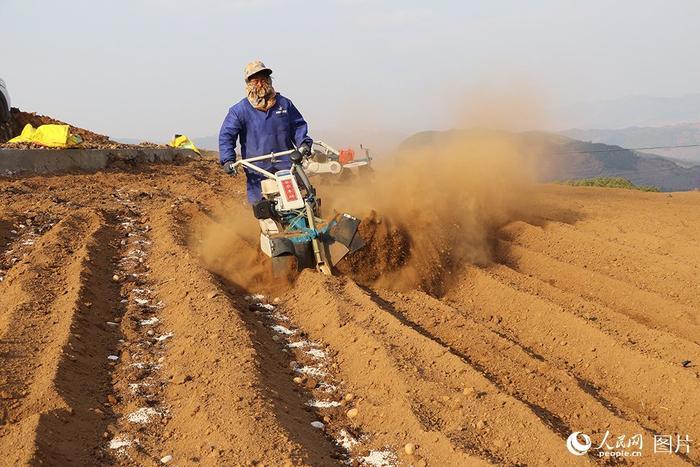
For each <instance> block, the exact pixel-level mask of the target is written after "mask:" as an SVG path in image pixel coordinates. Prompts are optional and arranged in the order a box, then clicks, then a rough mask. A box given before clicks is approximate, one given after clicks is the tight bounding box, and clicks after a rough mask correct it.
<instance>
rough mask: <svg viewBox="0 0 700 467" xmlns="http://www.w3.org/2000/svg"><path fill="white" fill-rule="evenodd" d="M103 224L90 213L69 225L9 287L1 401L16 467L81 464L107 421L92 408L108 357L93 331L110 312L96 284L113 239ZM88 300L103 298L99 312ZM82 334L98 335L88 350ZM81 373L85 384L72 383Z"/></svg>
mask: <svg viewBox="0 0 700 467" xmlns="http://www.w3.org/2000/svg"><path fill="white" fill-rule="evenodd" d="M104 223H105V221H104V218H103V217H102V216H101V215H99V214H95V213H94V212H90V211H85V210H84V211H80V212H78V213H75V214H73V215H71V216H69V217H68V218H66V219H64V220H63V221H61V222H60V223H59V224H58V225H56V227H55V228H54V229H52V230H51V232H49V233H48V234H47V235H45V236H44V237H42V238H41V239H40V241H39V242H38V243H37V248H35V249H34V250H33V252H32V253H31V254H30V255H29V256H28V258H27V259H26V261H25V262H23V263H22V264H20V265H18V266H17V267H16V268H14V269H13V270H12V271H11V272H10V274H9V275H8V277H7V280H6V281H5V283H4V284H3V287H4V290H3V294H2V295H1V296H0V310H2V311H3V314H2V316H0V319H1V322H0V336H1V337H0V345H1V346H2V350H1V351H0V354H2V355H4V356H5V358H6V360H7V363H6V364H4V365H2V367H0V383H1V384H2V386H3V388H4V393H5V395H8V397H4V398H3V400H2V407H3V411H4V412H5V417H6V424H5V426H3V427H0V430H1V433H0V451H2V452H8V453H9V452H11V453H13V454H12V455H13V456H17V457H15V458H14V461H15V462H17V463H18V464H21V463H25V462H28V461H29V460H30V459H31V458H34V457H35V456H36V460H41V459H52V458H53V459H56V460H60V461H63V462H69V463H70V462H78V463H80V460H82V461H85V462H87V461H88V459H90V458H91V457H92V456H93V455H94V452H93V451H92V450H93V449H94V448H95V447H96V438H97V439H99V437H100V433H101V432H100V425H101V424H102V421H101V416H100V414H99V413H92V412H90V411H88V408H89V407H90V408H92V407H94V405H97V404H99V402H98V399H99V398H100V391H97V390H96V388H98V387H100V388H101V387H102V384H103V383H104V381H105V379H106V378H105V373H104V371H103V368H104V366H105V365H106V355H105V354H101V355H99V354H97V353H95V348H100V347H101V343H107V342H109V334H108V332H107V331H106V330H105V331H104V334H101V333H100V332H99V331H95V330H94V329H92V327H93V326H95V324H96V323H95V322H94V321H91V320H92V319H95V318H94V316H95V313H97V316H99V313H104V312H105V310H104V307H105V306H106V305H105V304H104V303H103V302H102V300H104V299H103V298H98V297H97V295H96V294H95V291H96V290H98V288H97V287H95V284H96V283H95V282H92V278H93V277H94V276H95V275H96V274H98V275H99V274H100V271H99V270H94V269H93V268H94V266H95V265H96V264H95V263H97V265H99V264H100V263H104V262H105V261H108V259H104V258H103V257H102V256H98V255H99V253H98V252H99V251H101V249H102V248H105V245H102V244H101V241H105V240H106V239H108V238H109V235H110V234H109V231H108V230H107V229H105V228H103V227H102V225H103V224H104ZM77 233H79V234H77ZM76 234H77V235H76ZM107 251H109V249H108V247H107ZM99 281H100V280H99V278H98V279H97V283H99ZM88 283H89V284H88ZM104 297H109V295H105V296H104ZM89 300H98V302H97V304H98V305H97V306H98V308H97V309H96V310H92V309H91V308H92V305H93V302H90V301H89ZM97 319H99V318H97ZM86 321H87V322H86ZM81 332H88V333H91V332H95V333H96V334H91V335H88V336H87V337H88V339H90V338H97V339H96V340H95V342H92V341H91V340H88V341H87V342H86V344H83V343H82V342H81V341H80V339H82V336H81V334H80V333H81ZM76 336H78V337H76ZM84 345H87V346H88V347H87V348H86V347H84ZM77 375H83V376H84V377H86V384H82V385H81V384H76V382H75V381H72V378H73V377H75V376H77ZM59 426H60V427H61V432H60V433H57V432H56V429H57V427H59ZM10 447H12V448H10ZM20 456H23V457H20ZM54 456H55V457H54Z"/></svg>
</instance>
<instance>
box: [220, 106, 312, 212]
mask: <svg viewBox="0 0 700 467" xmlns="http://www.w3.org/2000/svg"><path fill="white" fill-rule="evenodd" d="M307 132H308V126H307V125H306V122H305V121H304V117H302V116H301V113H299V111H298V110H297V108H296V107H294V104H292V101H290V100H289V99H287V98H286V97H284V96H283V95H281V94H280V93H277V103H276V104H275V106H274V107H272V108H271V109H270V110H268V111H267V112H263V111H260V110H257V109H256V108H254V107H253V106H252V105H251V104H250V102H248V99H246V98H244V99H241V101H240V102H238V103H237V104H235V105H234V106H233V107H231V108H230V109H229V111H228V115H226V118H225V119H224V123H223V124H222V125H221V131H220V132H219V160H220V161H221V164H225V163H226V162H228V161H233V160H236V141H237V140H238V139H240V145H241V157H243V159H245V158H247V157H248V156H250V157H255V156H262V155H265V154H270V153H271V152H279V151H286V150H288V149H292V148H293V147H294V146H293V145H292V143H294V145H296V146H299V145H300V144H302V143H307V144H309V145H310V144H311V143H312V140H311V138H309V135H308V134H307ZM254 164H255V165H257V166H258V167H260V168H263V169H265V170H267V171H268V172H272V173H275V172H276V171H278V170H284V169H289V168H290V167H291V165H292V164H291V162H290V160H289V157H283V158H282V159H278V160H277V161H276V162H275V164H274V165H273V164H272V163H270V161H269V160H266V161H258V162H255V163H254ZM245 172H246V177H247V179H248V202H249V203H255V202H256V201H259V200H260V199H261V198H262V194H261V192H260V182H261V181H262V180H264V178H265V177H264V176H262V175H261V174H258V173H257V172H253V171H250V170H248V169H245Z"/></svg>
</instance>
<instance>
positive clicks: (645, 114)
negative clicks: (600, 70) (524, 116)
mask: <svg viewBox="0 0 700 467" xmlns="http://www.w3.org/2000/svg"><path fill="white" fill-rule="evenodd" d="M554 117H555V121H557V122H559V128H627V127H632V126H663V125H674V124H678V123H684V122H700V94H689V95H686V96H680V97H653V96H628V97H622V98H619V99H611V100H606V101H597V102H586V103H580V104H575V105H570V106H567V107H563V108H560V109H558V110H557V111H556V112H555V113H554Z"/></svg>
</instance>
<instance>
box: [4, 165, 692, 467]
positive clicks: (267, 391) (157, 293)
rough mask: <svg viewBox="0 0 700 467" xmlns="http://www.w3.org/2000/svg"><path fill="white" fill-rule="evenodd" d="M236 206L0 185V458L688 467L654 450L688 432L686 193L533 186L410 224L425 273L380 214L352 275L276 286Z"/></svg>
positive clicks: (191, 176)
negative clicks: (446, 218) (625, 452)
mask: <svg viewBox="0 0 700 467" xmlns="http://www.w3.org/2000/svg"><path fill="white" fill-rule="evenodd" d="M243 190H244V184H243V180H242V179H241V178H240V177H239V178H235V179H234V178H231V177H227V176H225V175H224V174H222V173H221V171H220V169H219V168H218V167H216V166H215V164H214V163H213V162H209V161H195V162H191V163H188V164H185V165H180V166H150V167H141V168H135V169H128V168H127V169H124V170H121V171H113V172H105V173H97V174H88V175H60V176H51V177H26V178H19V179H8V178H4V179H0V278H1V279H2V282H0V452H2V453H3V456H2V458H0V464H2V465H24V464H41V465H95V464H98V465H101V464H116V465H159V464H161V463H169V464H172V465H192V464H196V463H201V464H203V465H267V466H278V465H279V466H281V465H314V466H319V465H339V464H343V463H344V462H350V463H354V464H363V463H364V464H369V465H430V466H448V465H449V466H462V465H481V464H497V465H583V464H596V463H606V464H609V463H615V462H619V463H626V462H629V463H634V464H647V465H677V464H686V465H698V464H700V451H699V446H698V444H697V443H698V442H700V441H695V442H694V444H691V446H690V450H689V453H687V454H686V453H685V449H682V450H680V452H679V453H678V454H662V453H657V454H654V453H653V447H654V441H653V439H654V435H655V434H656V435H672V436H673V439H674V442H675V441H676V435H680V436H681V437H684V436H685V435H688V437H689V438H690V439H692V440H700V398H699V397H698V393H699V390H700V379H699V378H700V377H699V375H700V372H699V368H700V367H698V364H700V321H699V317H698V310H699V309H700V280H699V279H700V236H699V235H698V232H700V193H698V192H691V193H673V194H660V193H641V192H636V191H627V190H614V189H596V188H572V187H561V186H537V187H533V188H531V189H530V190H529V191H528V195H527V197H523V198H522V199H521V200H520V202H521V204H522V205H526V206H527V209H526V210H525V211H521V212H522V213H523V214H522V215H518V214H517V213H516V214H513V213H509V214H508V215H505V214H504V215H503V216H501V215H499V216H496V217H494V218H489V222H491V223H492V224H493V225H494V228H493V229H485V230H483V231H481V230H479V229H478V226H479V225H482V220H483V218H482V217H480V216H478V215H474V216H470V217H466V216H465V217H463V218H462V217H459V216H458V217H459V219H458V220H455V229H454V231H452V233H449V234H445V237H444V238H443V237H441V238H440V239H439V240H440V241H435V235H436V233H435V231H431V230H430V225H431V224H430V223H425V224H423V223H421V222H423V219H422V218H421V217H420V212H423V211H417V212H416V213H414V214H412V216H413V217H412V218H413V219H414V220H415V222H416V226H415V227H416V228H417V230H420V231H422V232H423V233H425V234H426V235H425V236H426V237H430V239H431V242H432V243H431V245H433V247H434V248H433V249H432V250H429V251H427V253H426V250H425V249H423V250H422V251H423V254H424V255H425V254H427V256H423V257H420V255H418V254H417V252H416V245H417V242H418V243H420V242H421V241H423V242H425V241H426V240H425V239H423V240H420V238H419V237H407V236H406V235H405V230H404V229H405V226H406V224H405V222H403V221H401V220H400V219H398V220H396V219H395V220H394V222H393V224H392V222H391V221H392V218H391V217H382V216H380V217H378V218H374V220H373V221H372V222H370V221H369V220H367V221H366V222H365V225H364V227H363V228H364V229H365V230H364V231H363V232H364V233H365V235H368V236H369V237H370V238H368V239H367V240H368V242H369V244H368V247H367V250H366V253H365V257H364V258H361V257H358V258H360V259H357V260H356V261H355V262H354V263H351V262H348V264H347V265H346V266H345V271H346V272H347V275H342V276H338V277H324V276H322V275H320V274H318V273H315V272H312V271H305V272H304V273H302V274H301V275H300V276H299V277H298V278H297V279H296V280H295V282H294V283H293V284H291V285H284V284H275V283H272V282H270V281H269V280H268V279H267V275H266V270H265V269H264V268H263V267H261V266H260V265H259V261H258V254H257V245H256V244H255V241H256V239H255V232H256V231H255V224H254V223H253V219H252V216H251V215H250V214H249V213H248V210H247V208H246V207H245V206H244V205H243V204H242V200H243V198H244V196H243ZM499 199H500V198H499ZM457 208H459V206H458V207H457ZM450 209H454V206H451V207H450ZM460 212H462V211H460ZM475 212H476V213H478V212H479V211H475ZM452 214H454V213H453V212H450V210H448V209H447V206H446V207H445V215H452ZM358 215H363V216H364V215H366V213H359V214H358ZM368 219H369V217H368ZM251 232H252V233H251ZM441 235H442V234H441ZM472 236H473V237H474V238H471V237H472ZM460 238H467V240H468V241H466V243H464V244H462V245H461V246H460V248H452V249H450V250H449V251H447V250H445V248H444V244H446V243H449V244H452V245H453V244H454V242H455V239H460ZM477 244H478V245H479V248H478V249H476V250H475V249H474V248H472V247H474V245H477ZM441 245H442V246H441ZM388 247H391V254H389V255H387V254H386V252H385V250H386V249H387V248H388ZM477 250H478V251H477ZM258 294H260V295H258ZM574 431H580V432H583V433H587V434H588V435H590V436H591V438H592V440H593V445H594V447H595V446H597V445H599V444H601V442H603V441H604V435H605V433H606V431H607V432H609V434H610V438H608V443H609V444H610V445H614V444H615V440H616V439H617V437H618V436H620V435H623V434H624V435H626V436H627V438H629V437H631V436H633V435H635V434H641V435H642V436H643V439H644V444H643V448H642V450H643V455H642V456H641V457H637V458H626V459H617V460H612V459H609V458H599V457H598V452H599V451H598V450H596V449H591V450H590V451H589V452H588V455H584V456H581V457H578V456H574V455H572V454H570V453H569V451H568V450H567V447H566V440H567V437H568V436H569V435H570V434H571V433H572V432H574ZM409 443H410V444H412V445H414V446H409V447H408V448H409V449H408V452H411V454H409V453H407V450H406V449H405V445H406V444H409ZM411 448H413V449H411ZM674 448H675V445H674Z"/></svg>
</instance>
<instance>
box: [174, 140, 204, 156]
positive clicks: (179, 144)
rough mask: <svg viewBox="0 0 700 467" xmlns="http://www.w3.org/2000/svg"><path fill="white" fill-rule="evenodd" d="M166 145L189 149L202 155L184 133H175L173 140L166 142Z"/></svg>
mask: <svg viewBox="0 0 700 467" xmlns="http://www.w3.org/2000/svg"><path fill="white" fill-rule="evenodd" d="M168 146H170V147H173V148H181V149H191V150H193V151H194V152H196V153H197V154H199V155H200V156H201V155H202V154H201V153H200V152H199V149H197V146H195V145H194V143H193V142H192V141H190V139H189V138H188V137H187V136H185V135H175V137H174V138H173V140H172V141H171V142H169V143H168Z"/></svg>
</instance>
